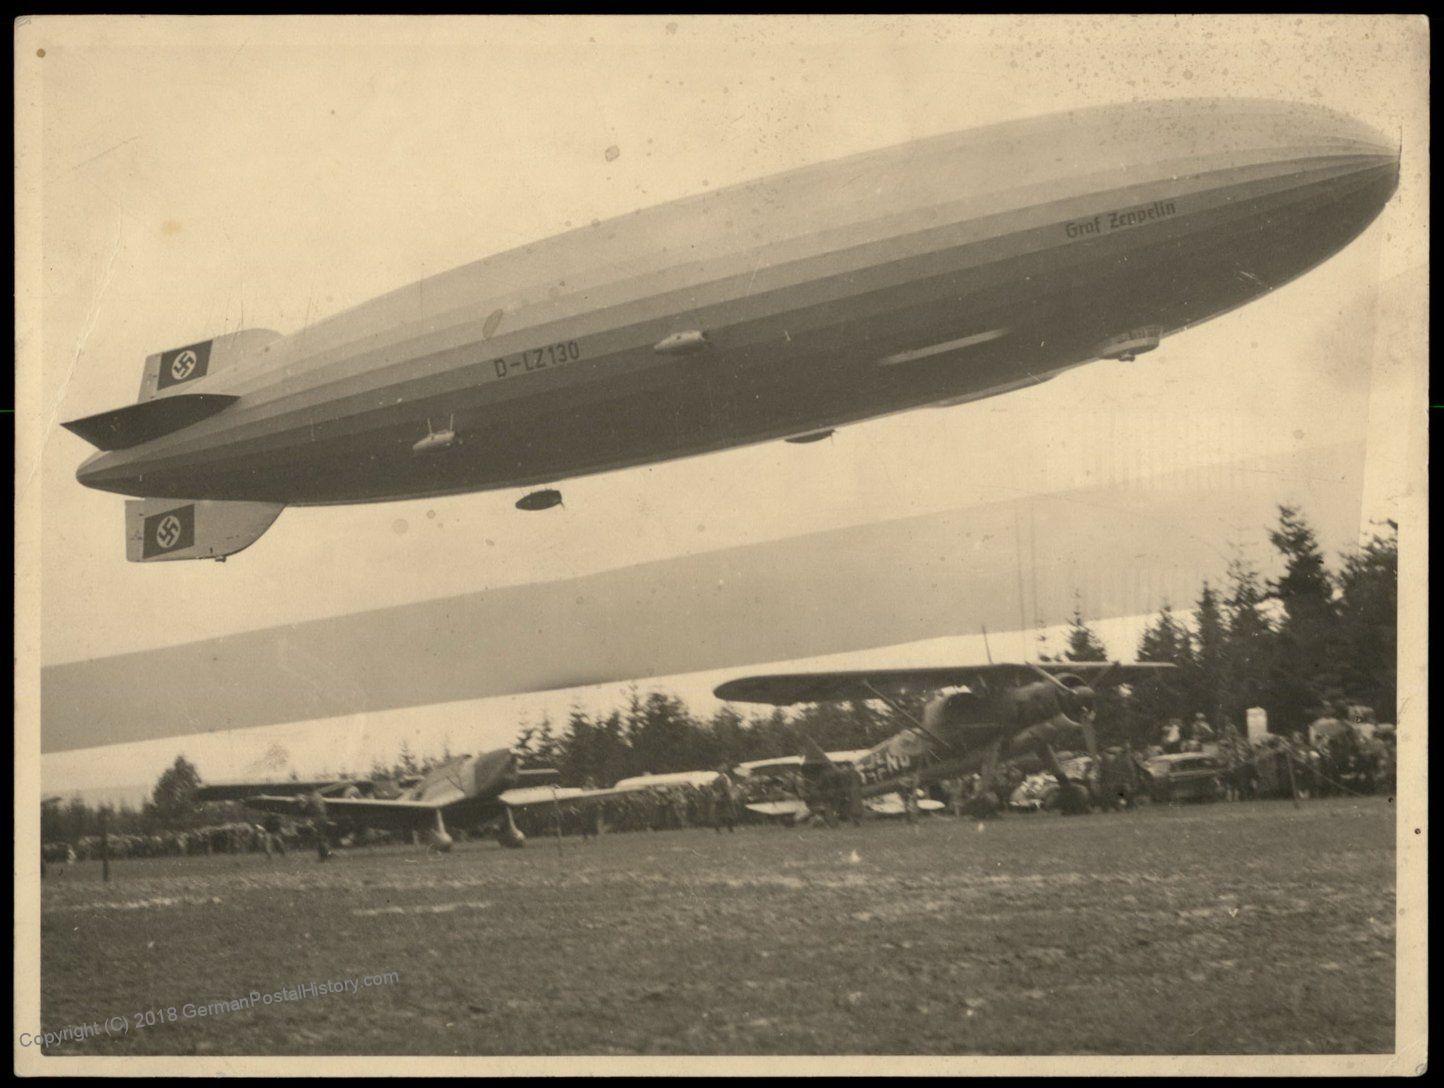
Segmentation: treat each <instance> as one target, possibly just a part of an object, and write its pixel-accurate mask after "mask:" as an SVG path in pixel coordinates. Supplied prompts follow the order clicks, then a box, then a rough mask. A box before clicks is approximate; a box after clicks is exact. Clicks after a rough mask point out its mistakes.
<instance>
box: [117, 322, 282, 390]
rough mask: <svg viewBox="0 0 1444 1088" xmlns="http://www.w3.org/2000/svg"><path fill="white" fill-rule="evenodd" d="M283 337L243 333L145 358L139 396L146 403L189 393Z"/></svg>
mask: <svg viewBox="0 0 1444 1088" xmlns="http://www.w3.org/2000/svg"><path fill="white" fill-rule="evenodd" d="M280 338H281V334H280V333H278V332H275V331H274V330H272V329H241V330H240V331H239V332H228V333H226V334H224V335H223V336H213V337H212V338H211V339H209V340H202V341H201V342H200V343H198V344H187V345H186V346H185V347H180V348H171V349H170V350H168V351H158V352H156V353H155V354H154V355H148V356H146V360H145V370H144V371H143V372H142V373H141V378H140V395H139V396H137V397H136V400H138V401H140V402H141V403H144V402H145V401H148V400H155V399H156V398H158V397H171V396H175V395H177V394H180V393H188V392H190V386H191V385H193V384H194V383H196V382H199V381H200V380H201V379H202V378H205V377H208V376H209V375H211V374H215V373H217V372H218V371H221V370H224V369H225V368H226V367H227V366H228V365H230V364H232V363H234V362H235V361H236V360H237V359H241V358H245V357H246V356H249V355H254V354H255V353H257V352H259V351H260V350H261V349H262V348H264V347H265V346H266V345H267V344H269V343H270V342H271V341H272V340H279V339H280Z"/></svg>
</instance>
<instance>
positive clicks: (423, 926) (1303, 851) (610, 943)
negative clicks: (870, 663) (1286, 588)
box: [42, 798, 1394, 1054]
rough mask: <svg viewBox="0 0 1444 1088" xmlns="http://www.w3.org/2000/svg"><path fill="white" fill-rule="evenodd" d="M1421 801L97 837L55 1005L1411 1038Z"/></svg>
mask: <svg viewBox="0 0 1444 1088" xmlns="http://www.w3.org/2000/svg"><path fill="white" fill-rule="evenodd" d="M1393 815H1394V813H1393V808H1392V806H1391V805H1390V804H1389V803H1388V802H1387V801H1386V800H1385V799H1383V798H1359V799H1347V800H1336V801H1312V802H1306V803H1305V804H1304V805H1303V807H1302V808H1294V807H1293V806H1292V805H1290V804H1288V803H1286V802H1257V803H1251V804H1235V805H1227V804H1218V805H1209V806H1179V807H1176V808H1175V807H1163V806H1158V807H1152V808H1144V809H1142V810H1140V811H1138V812H1134V813H1126V814H1118V815H1108V816H1092V817H1086V818H1073V819H1068V818H1063V817H1055V816H1047V815H1042V816H1014V817H1008V818H1005V819H1002V820H997V821H993V822H990V823H988V824H986V825H980V824H978V823H975V822H973V821H971V820H965V821H961V822H960V821H957V820H953V819H951V818H940V817H933V818H930V819H928V820H925V821H924V822H923V823H921V824H920V825H918V826H916V827H908V826H907V825H905V824H903V823H897V822H882V821H876V822H871V823H868V824H866V825H865V826H863V827H861V828H843V829H840V830H835V831H827V830H822V829H817V830H814V829H798V830H791V831H788V830H783V829H780V828H749V829H746V830H744V831H740V832H738V833H737V834H736V835H732V836H727V835H722V836H718V835H715V834H713V833H712V832H710V831H675V832H661V833H642V834H629V835H612V836H608V837H604V838H602V840H601V841H600V842H597V843H595V844H592V845H587V844H584V843H581V842H579V841H574V840H566V841H565V842H564V843H563V844H562V845H561V847H560V849H558V846H557V845H556V843H555V842H551V841H545V840H537V839H533V840H532V841H531V842H530V843H529V844H528V848H527V849H526V850H524V851H505V850H501V849H500V848H498V847H497V846H496V845H495V844H493V843H489V842H488V843H475V844H463V845H459V846H458V848H457V849H456V851H455V852H453V853H452V854H450V855H447V856H438V855H433V854H427V853H424V852H422V851H420V850H413V849H409V848H389V849H375V850H370V851H354V852H349V853H343V854H342V855H341V856H339V857H337V858H336V859H334V860H332V861H330V862H328V863H326V864H324V865H320V864H317V862H316V860H315V857H314V855H307V854H302V855H296V854H292V855H291V856H289V857H287V858H283V859H277V860H276V861H273V862H268V861H267V860H266V859H265V858H264V857H262V856H252V855H248V856H239V857H213V858H191V859H165V860H154V861H129V862H119V863H117V864H116V865H115V867H114V873H113V877H112V880H111V882H110V883H109V884H104V883H101V881H100V879H99V866H98V864H97V863H86V864H80V865H73V866H70V867H69V871H67V872H65V873H63V874H61V875H58V876H56V875H52V876H50V877H47V879H46V880H45V882H44V887H43V892H42V895H43V904H42V907H43V913H42V918H43V922H42V988H43V993H42V1017H43V1021H44V1028H45V1030H47V1031H56V1030H59V1029H60V1028H62V1027H64V1026H66V1025H70V1024H76V1023H91V1022H98V1023H102V1024H103V1023H104V1022H105V1021H106V1020H107V1019H108V1018H110V1017H113V1016H124V1017H126V1018H127V1019H128V1020H130V1022H131V1024H130V1029H129V1032H128V1034H125V1035H115V1036H106V1035H104V1034H102V1035H101V1036H99V1037H96V1038H92V1039H87V1040H84V1041H80V1042H66V1043H62V1044H60V1045H58V1046H56V1047H53V1048H51V1049H50V1050H49V1051H48V1053H53V1054H79V1053H87V1054H344V1053H352V1054H638V1053H642V1054H761V1053H769V1054H789V1053H791V1054H818V1053H839V1054H860V1053H872V1054H885V1053H910V1054H964V1053H971V1054H1069V1053H1092V1054H1144V1053H1152V1054H1156V1053H1180V1054H1185V1053H1192V1054H1198V1053H1204V1054H1227V1053H1234V1054H1237V1053H1366V1052H1371V1053H1377V1052H1387V1051H1390V1050H1392V1049H1393V1036H1394V828H1393ZM387 971H395V972H397V973H398V975H399V978H398V979H397V980H396V981H394V982H393V983H391V984H388V985H383V986H375V987H371V988H367V989H360V990H358V991H357V992H355V993H340V994H328V995H323V996H316V997H313V998H309V999H305V1000H291V1001H282V1002H277V1003H274V1004H271V1005H260V1004H259V1003H258V1005H257V1007H255V1008H252V1009H249V1010H242V1011H235V1012H228V1013H225V1014H222V1015H215V1016H207V1017H205V1018H191V1017H187V1016H185V1015H183V1014H182V1010H183V1008H184V1006H185V1005H186V1003H196V1004H206V1003H208V1002H215V1001H229V1000H230V999H232V998H235V997H239V996H242V995H246V994H249V993H250V992H251V991H257V992H264V993H271V992H274V991H276V990H278V989H281V988H283V987H286V986H295V985H297V984H302V983H307V982H318V983H319V982H323V981H327V980H342V979H348V978H359V977H360V976H362V975H377V974H380V973H383V972H387ZM169 1007H174V1008H176V1009H177V1015H178V1018H177V1020H176V1021H175V1022H169V1021H168V1020H166V1018H165V1015H166V1014H164V1012H162V1013H161V1015H160V1016H159V1017H158V1018H157V1023H155V1024H154V1025H153V1026H148V1027H137V1026H136V1025H135V1014H137V1013H142V1012H143V1011H144V1010H165V1009H166V1008H169Z"/></svg>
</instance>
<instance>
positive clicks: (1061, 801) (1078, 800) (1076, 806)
mask: <svg viewBox="0 0 1444 1088" xmlns="http://www.w3.org/2000/svg"><path fill="white" fill-rule="evenodd" d="M1089 808H1090V806H1089V804H1088V791H1087V790H1085V789H1084V788H1083V787H1082V786H1072V785H1070V786H1063V787H1062V788H1060V789H1059V791H1058V810H1059V811H1060V812H1062V813H1063V815H1064V816H1083V815H1085V814H1086V813H1087V812H1088V810H1089Z"/></svg>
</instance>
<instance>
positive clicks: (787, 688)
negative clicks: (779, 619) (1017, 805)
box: [713, 661, 1173, 706]
mask: <svg viewBox="0 0 1444 1088" xmlns="http://www.w3.org/2000/svg"><path fill="white" fill-rule="evenodd" d="M1171 668H1173V666H1172V665H1166V664H1152V663H1147V664H1123V663H1121V662H1116V661H1114V662H1108V661H1096V662H1095V661H1090V662H1081V663H1080V662H1072V661H1049V662H1043V663H1041V664H1037V665H1024V664H1016V663H1002V662H1000V663H998V664H994V665H945V666H940V667H930V668H919V669H850V670H844V671H840V672H804V673H775V674H773V675H770V676H745V677H741V678H739V679H737V680H729V681H727V682H726V683H725V684H722V685H720V686H719V687H717V688H716V689H715V690H714V691H713V694H714V695H716V696H717V698H719V699H725V700H727V701H728V702H737V703H769V704H771V705H773V706H791V705H793V704H794V703H833V702H851V701H859V702H864V701H866V700H869V699H878V698H883V697H886V698H894V697H896V696H899V695H924V694H927V693H928V692H931V691H937V690H938V689H940V688H950V687H977V686H980V685H982V686H986V685H989V684H997V683H1001V684H1003V685H1005V686H1009V687H1011V686H1016V685H1019V684H1025V683H1028V682H1030V681H1033V680H1036V679H1038V676H1039V673H1040V672H1045V673H1048V674H1050V675H1054V676H1056V675H1059V674H1062V673H1073V674H1075V675H1077V676H1080V677H1082V678H1083V679H1084V680H1087V681H1089V682H1090V683H1117V684H1126V683H1137V682H1138V681H1139V680H1141V679H1143V678H1144V677H1145V676H1148V675H1153V674H1155V673H1156V672H1159V671H1166V670H1168V669H1171Z"/></svg>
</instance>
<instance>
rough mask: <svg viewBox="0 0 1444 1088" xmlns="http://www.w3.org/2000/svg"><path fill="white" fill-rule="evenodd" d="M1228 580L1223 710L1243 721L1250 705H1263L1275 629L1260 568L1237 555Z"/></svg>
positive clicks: (1229, 717)
mask: <svg viewBox="0 0 1444 1088" xmlns="http://www.w3.org/2000/svg"><path fill="white" fill-rule="evenodd" d="M1228 581H1229V592H1228V599H1227V601H1226V603H1225V608H1224V615H1225V620H1226V627H1225V633H1226V639H1225V644H1224V655H1223V676H1224V681H1223V708H1222V713H1223V717H1224V719H1225V720H1226V721H1231V722H1242V721H1244V720H1245V719H1246V717H1247V711H1248V708H1249V707H1253V706H1262V705H1263V702H1264V697H1265V691H1266V682H1267V677H1268V671H1269V663H1270V661H1271V660H1272V657H1273V650H1274V629H1273V624H1272V623H1271V622H1270V621H1269V617H1268V614H1267V613H1266V612H1265V610H1264V605H1265V601H1266V594H1265V591H1264V588H1263V584H1262V583H1261V582H1260V580H1259V575H1258V572H1257V571H1256V570H1254V569H1253V567H1251V566H1249V565H1248V564H1247V563H1246V562H1244V560H1243V559H1242V558H1239V557H1236V558H1234V559H1233V560H1232V561H1231V562H1230V563H1229V567H1228Z"/></svg>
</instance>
